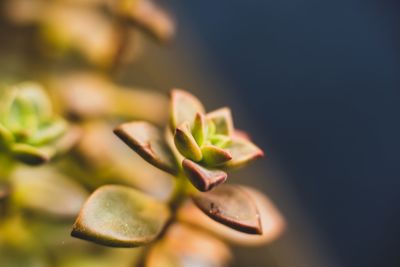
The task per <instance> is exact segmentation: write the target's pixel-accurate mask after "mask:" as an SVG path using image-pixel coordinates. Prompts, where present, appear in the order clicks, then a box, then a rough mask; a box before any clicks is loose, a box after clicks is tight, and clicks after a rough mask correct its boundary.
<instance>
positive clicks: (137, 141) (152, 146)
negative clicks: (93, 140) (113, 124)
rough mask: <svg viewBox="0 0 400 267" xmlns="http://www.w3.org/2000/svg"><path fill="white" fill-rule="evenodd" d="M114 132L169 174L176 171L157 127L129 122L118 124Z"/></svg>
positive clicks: (175, 165) (143, 156)
mask: <svg viewBox="0 0 400 267" xmlns="http://www.w3.org/2000/svg"><path fill="white" fill-rule="evenodd" d="M114 133H115V134H116V135H117V136H118V137H119V138H120V139H121V140H122V141H123V142H125V143H126V144H127V145H128V146H129V147H130V148H132V149H133V150H134V151H136V152H137V153H138V154H139V155H140V156H141V157H142V158H144V159H145V160H147V161H148V162H149V163H151V164H152V165H154V166H156V167H157V168H160V169H162V170H164V171H166V172H169V173H171V174H176V173H177V164H176V161H175V159H174V156H173V154H172V152H171V150H170V148H169V147H168V145H167V144H166V143H165V141H164V139H163V138H162V133H161V132H160V130H159V129H158V128H157V127H155V126H153V125H151V124H150V123H147V122H142V121H137V122H129V123H124V124H121V125H119V126H118V127H117V128H115V129H114Z"/></svg>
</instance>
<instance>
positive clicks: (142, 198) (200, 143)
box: [72, 90, 284, 266]
mask: <svg viewBox="0 0 400 267" xmlns="http://www.w3.org/2000/svg"><path fill="white" fill-rule="evenodd" d="M170 106H171V111H170V126H169V127H167V129H166V131H164V132H163V131H162V130H161V129H159V128H158V127H157V126H154V125H152V124H151V123H148V122H145V121H133V122H128V123H123V124H121V125H119V126H118V127H116V129H115V130H114V132H115V133H116V135H117V136H118V137H120V138H121V139H122V140H123V141H124V142H125V143H126V144H127V145H128V146H129V147H131V148H132V149H133V150H135V151H136V152H137V153H138V154H139V155H140V156H141V157H142V158H143V159H145V160H146V161H148V162H149V163H150V164H152V165H154V166H155V167H157V168H159V169H161V170H163V171H165V172H167V173H169V174H171V175H173V176H175V188H174V191H173V192H172V194H171V195H170V197H169V199H168V201H167V202H164V201H160V200H157V199H156V198H154V197H151V196H150V195H146V194H143V193H142V192H140V191H138V190H136V189H133V188H131V187H128V186H123V185H105V186H102V187H100V188H99V189H97V190H96V191H95V192H94V193H93V194H92V195H91V196H90V197H89V199H88V200H87V201H86V203H85V204H84V206H83V207H82V209H81V211H80V214H79V216H78V218H77V220H76V222H75V224H74V226H73V231H72V235H73V236H75V237H79V238H82V239H86V240H90V241H93V242H95V243H99V244H102V245H106V246H112V247H137V246H142V245H147V244H150V250H149V251H148V253H146V254H147V255H146V256H145V257H144V262H145V263H146V266H190V264H202V265H201V266H224V265H225V264H226V263H227V261H228V260H229V259H230V253H229V248H228V247H226V245H225V244H224V243H223V242H222V241H220V239H218V238H216V237H213V236H211V235H210V233H214V234H216V235H217V236H218V237H219V238H222V239H225V240H226V241H232V242H236V243H241V244H248V245H251V244H260V243H263V242H268V241H271V240H273V239H274V238H276V237H277V236H278V235H279V233H280V232H281V231H282V229H283V226H284V223H283V219H282V217H281V215H280V214H279V212H278V211H277V210H276V209H275V208H274V206H273V205H272V204H271V203H270V202H269V201H268V200H267V199H266V197H265V196H263V195H262V194H261V193H260V192H258V191H256V190H254V189H251V188H248V187H243V186H238V185H230V184H226V185H221V184H222V183H223V182H225V180H226V178H227V174H226V173H225V170H227V169H230V168H232V167H238V166H243V165H244V164H245V163H248V162H249V161H251V160H254V159H256V158H257V157H260V156H262V154H263V153H262V151H261V150H260V149H259V148H258V147H257V146H256V145H254V144H253V143H252V142H251V141H250V140H249V139H248V137H247V136H246V135H245V134H243V132H237V131H236V130H234V128H233V123H232V118H231V114H230V111H229V109H228V108H223V109H220V110H217V111H214V112H211V113H209V114H206V115H205V114H204V108H203V106H202V104H201V103H200V101H199V100H198V99H197V98H195V97H194V96H193V95H191V94H189V93H187V92H185V91H182V90H173V91H172V92H171V100H170ZM189 181H190V182H189ZM201 191H203V192H201ZM199 213H200V214H203V216H205V217H202V215H200V216H199ZM221 227H222V229H221ZM200 229H203V230H200ZM204 230H207V231H208V233H206V232H204ZM176 240H187V243H185V245H184V246H183V245H179V242H177V241H176ZM202 244H204V245H206V246H207V247H215V250H213V251H212V252H203V251H202V249H199V248H200V247H201V245H202ZM204 253H205V254H204ZM203 254H204V255H203Z"/></svg>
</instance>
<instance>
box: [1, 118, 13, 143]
mask: <svg viewBox="0 0 400 267" xmlns="http://www.w3.org/2000/svg"><path fill="white" fill-rule="evenodd" d="M13 142H14V136H13V134H12V133H11V132H10V131H9V130H8V129H7V128H6V127H4V126H3V125H2V124H1V123H0V147H2V146H8V145H10V144H11V143H13Z"/></svg>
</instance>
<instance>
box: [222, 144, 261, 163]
mask: <svg viewBox="0 0 400 267" xmlns="http://www.w3.org/2000/svg"><path fill="white" fill-rule="evenodd" d="M224 149H225V150H227V151H228V152H229V153H231V155H232V159H231V160H230V161H228V162H227V163H226V164H225V167H228V168H232V167H241V166H243V165H246V164H247V163H249V162H251V161H253V160H255V159H257V158H260V157H262V156H264V152H263V151H262V150H261V149H260V148H259V147H257V146H256V145H255V144H253V143H252V142H251V141H249V140H247V139H244V138H238V137H235V138H232V140H231V142H230V143H229V144H228V145H227V146H226V147H225V148H224Z"/></svg>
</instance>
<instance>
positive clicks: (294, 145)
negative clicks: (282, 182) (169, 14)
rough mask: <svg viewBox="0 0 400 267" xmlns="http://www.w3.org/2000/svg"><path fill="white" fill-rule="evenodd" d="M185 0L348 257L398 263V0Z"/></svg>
mask: <svg viewBox="0 0 400 267" xmlns="http://www.w3.org/2000/svg"><path fill="white" fill-rule="evenodd" d="M179 5H180V8H181V12H183V13H184V16H185V19H186V20H187V19H190V20H191V22H190V23H191V24H192V26H194V30H196V31H197V32H196V34H197V36H198V37H200V38H202V40H203V43H205V44H207V46H208V47H207V49H208V50H209V52H210V53H211V56H212V57H213V59H214V60H215V62H216V63H217V64H218V68H219V69H220V70H222V71H223V75H224V78H226V79H228V80H229V81H230V83H231V84H233V85H234V87H233V88H231V89H230V90H235V92H234V94H235V95H236V96H237V97H240V100H241V102H242V103H243V104H244V105H246V107H247V109H248V110H249V112H250V113H251V115H252V116H254V117H256V120H257V122H258V123H259V127H260V128H261V129H260V132H263V133H266V138H265V139H264V141H263V140H261V145H262V146H263V147H268V151H269V152H270V154H271V155H273V157H274V158H275V159H277V160H278V161H279V162H281V163H282V165H283V166H284V167H285V170H286V171H287V173H288V174H289V178H290V182H291V183H292V184H293V185H294V186H295V188H296V190H297V192H298V193H299V195H300V197H301V198H302V201H303V204H304V205H305V208H306V209H307V210H308V211H309V214H311V216H312V217H313V218H312V219H314V220H315V221H316V222H317V224H318V226H319V227H320V228H321V229H320V230H321V231H322V233H323V234H324V235H325V238H327V240H328V242H329V245H330V247H331V249H332V250H333V252H334V255H336V256H338V258H339V262H343V263H344V264H345V266H349V267H368V266H371V267H372V266H373V267H378V266H379V267H380V266H384V267H386V266H397V267H398V266H400V253H399V249H400V230H399V229H400V205H399V203H400V175H399V174H400V164H399V158H400V157H399V153H400V141H399V139H400V116H399V115H400V105H399V104H400V56H399V55H400V39H399V34H400V6H399V4H398V3H397V1H385V0H332V1H324V0H278V1H265V0H259V1H257V0H247V1H243V0H242V1H238V0H218V1H215V0H208V1H204V0H203V1H182V2H181V1H179ZM267 140H268V141H267ZM262 142H264V143H262Z"/></svg>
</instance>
